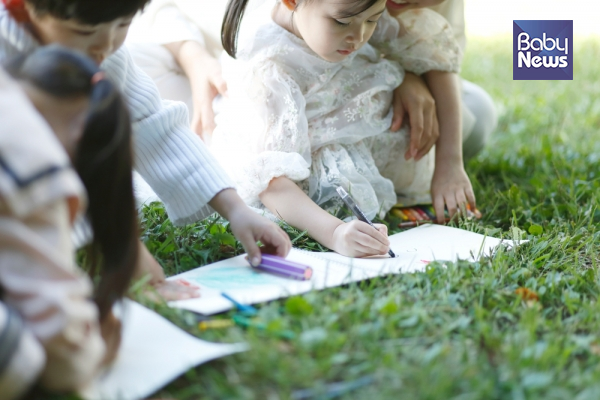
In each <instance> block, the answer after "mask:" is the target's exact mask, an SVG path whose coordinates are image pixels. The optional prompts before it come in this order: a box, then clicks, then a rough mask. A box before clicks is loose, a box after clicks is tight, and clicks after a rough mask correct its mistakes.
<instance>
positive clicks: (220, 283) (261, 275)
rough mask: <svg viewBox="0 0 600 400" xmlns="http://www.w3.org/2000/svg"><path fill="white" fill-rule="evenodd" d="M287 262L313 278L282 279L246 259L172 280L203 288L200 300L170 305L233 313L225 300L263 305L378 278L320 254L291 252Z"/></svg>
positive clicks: (208, 312) (233, 259)
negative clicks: (304, 269) (307, 267)
mask: <svg viewBox="0 0 600 400" xmlns="http://www.w3.org/2000/svg"><path fill="white" fill-rule="evenodd" d="M287 258H288V260H292V261H296V262H298V263H300V264H304V265H310V266H311V267H312V269H313V277H312V279H310V280H308V281H297V280H293V279H288V278H280V277H278V276H275V275H271V274H268V273H265V272H262V271H258V270H255V269H253V268H252V267H250V265H249V264H248V261H246V259H245V255H241V256H237V257H234V258H230V259H227V260H223V261H219V262H217V263H214V264H210V265H207V266H204V267H201V268H196V269H194V270H191V271H188V272H184V273H183V274H179V275H176V276H173V277H171V278H169V279H185V280H186V281H188V282H190V283H193V284H195V285H198V286H200V293H201V297H199V298H196V299H190V300H182V301H174V302H171V303H169V304H170V305H171V306H173V307H178V308H184V309H187V310H191V311H195V312H198V313H201V314H206V315H210V314H215V313H219V312H223V311H227V310H230V309H231V308H232V307H233V303H231V301H229V300H227V299H226V298H224V297H223V296H222V293H223V292H226V293H227V294H228V295H229V296H231V297H232V298H234V299H235V300H236V301H238V302H239V303H242V304H254V303H262V302H266V301H271V300H275V299H279V298H282V297H289V296H293V295H297V294H301V293H306V292H309V291H311V290H321V289H324V288H328V287H335V286H341V285H344V284H347V283H350V282H356V281H361V280H365V279H369V278H373V277H375V276H377V275H378V274H377V273H376V272H373V271H366V270H363V269H362V268H352V267H349V266H348V265H339V264H337V263H336V262H331V261H329V260H325V259H323V258H319V257H318V256H317V253H311V252H307V251H302V250H298V249H292V251H291V252H290V254H289V255H288V257H287Z"/></svg>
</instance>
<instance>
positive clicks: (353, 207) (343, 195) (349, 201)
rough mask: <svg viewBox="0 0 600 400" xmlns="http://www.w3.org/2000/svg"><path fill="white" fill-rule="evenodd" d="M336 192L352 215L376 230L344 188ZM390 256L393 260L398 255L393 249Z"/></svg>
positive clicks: (339, 187)
mask: <svg viewBox="0 0 600 400" xmlns="http://www.w3.org/2000/svg"><path fill="white" fill-rule="evenodd" d="M336 190H337V192H338V194H339V195H340V197H341V198H342V200H344V203H346V205H347V206H348V208H349V209H350V210H351V211H352V213H353V214H354V215H355V216H356V218H358V219H359V221H362V222H366V223H367V224H369V225H371V226H372V227H373V228H375V226H374V225H373V223H372V222H371V221H369V219H368V218H367V216H366V215H365V213H364V212H363V211H362V210H361V209H360V208H359V207H358V204H356V203H355V202H354V199H353V198H352V197H350V195H349V194H348V193H347V192H346V191H345V190H344V188H343V187H341V186H338V188H337V189H336ZM375 229H377V228H375ZM388 254H389V255H390V257H392V258H395V257H396V255H395V254H394V252H393V251H392V249H390V251H388Z"/></svg>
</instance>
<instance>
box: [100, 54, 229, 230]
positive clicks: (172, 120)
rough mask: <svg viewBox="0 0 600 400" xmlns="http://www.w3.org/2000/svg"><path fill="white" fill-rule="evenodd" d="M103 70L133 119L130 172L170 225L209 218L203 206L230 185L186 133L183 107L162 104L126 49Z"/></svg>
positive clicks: (197, 141)
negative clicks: (161, 204) (156, 201)
mask: <svg viewBox="0 0 600 400" xmlns="http://www.w3.org/2000/svg"><path fill="white" fill-rule="evenodd" d="M102 67H103V69H104V70H105V71H106V72H107V76H108V77H109V78H111V79H112V80H113V81H114V82H116V83H117V84H118V85H119V86H120V89H121V91H122V93H123V95H124V97H125V99H126V101H127V103H128V105H129V109H130V111H131V114H132V119H133V130H134V153H135V154H134V155H135V168H136V170H137V171H138V172H139V173H140V175H141V176H142V177H143V178H144V180H145V181H146V182H148V184H149V185H150V186H151V187H152V189H153V190H154V191H155V192H156V194H157V195H158V196H159V197H160V199H161V200H162V201H163V202H164V203H165V207H166V209H167V212H168V214H169V218H170V219H171V221H173V223H174V224H176V225H183V224H187V223H192V222H196V221H198V220H200V219H203V218H205V217H207V216H208V215H210V214H211V213H213V212H214V210H212V208H210V207H209V206H208V202H209V201H210V200H211V199H212V198H213V197H214V196H215V195H217V194H218V193H219V192H221V191H222V190H224V189H227V188H231V187H232V186H233V185H232V182H231V180H230V179H229V177H228V176H227V174H226V173H225V171H224V170H223V169H222V168H221V167H220V166H219V164H218V163H217V161H216V159H215V158H214V157H213V156H212V155H211V154H210V153H209V152H208V149H207V148H206V146H205V145H204V143H203V142H202V141H201V140H200V138H199V137H198V136H197V135H195V134H194V133H193V132H192V131H191V129H190V127H189V117H188V111H187V107H186V106H185V104H184V103H180V102H173V101H168V100H162V99H161V98H160V94H159V92H158V89H157V88H156V85H155V84H154V82H152V80H151V79H150V78H149V77H148V76H147V75H146V74H145V73H144V72H143V71H142V70H141V69H139V68H138V67H137V66H136V65H135V64H134V62H133V60H132V59H131V56H130V55H129V52H128V51H127V49H126V48H125V47H122V48H121V49H119V50H118V51H117V52H116V53H115V54H114V55H112V56H111V57H110V58H108V59H107V60H106V61H105V62H104V63H103V64H102Z"/></svg>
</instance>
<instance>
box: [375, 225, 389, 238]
mask: <svg viewBox="0 0 600 400" xmlns="http://www.w3.org/2000/svg"><path fill="white" fill-rule="evenodd" d="M373 225H375V228H377V230H378V231H379V232H381V233H382V234H384V235H385V236H387V235H388V228H387V226H386V225H384V224H373Z"/></svg>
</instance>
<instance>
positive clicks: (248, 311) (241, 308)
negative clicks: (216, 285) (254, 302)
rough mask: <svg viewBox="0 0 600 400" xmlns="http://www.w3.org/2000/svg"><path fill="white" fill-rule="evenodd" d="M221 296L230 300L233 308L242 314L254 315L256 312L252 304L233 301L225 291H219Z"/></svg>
mask: <svg viewBox="0 0 600 400" xmlns="http://www.w3.org/2000/svg"><path fill="white" fill-rule="evenodd" d="M221 296H223V297H225V298H226V299H227V300H229V301H230V302H232V303H233V305H234V306H235V308H237V309H238V310H239V311H240V312H241V313H242V314H245V315H256V313H257V312H258V311H256V308H254V307H252V306H249V305H245V304H241V303H238V302H237V301H235V299H233V298H232V297H231V296H229V295H228V294H227V293H225V292H223V293H221Z"/></svg>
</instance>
